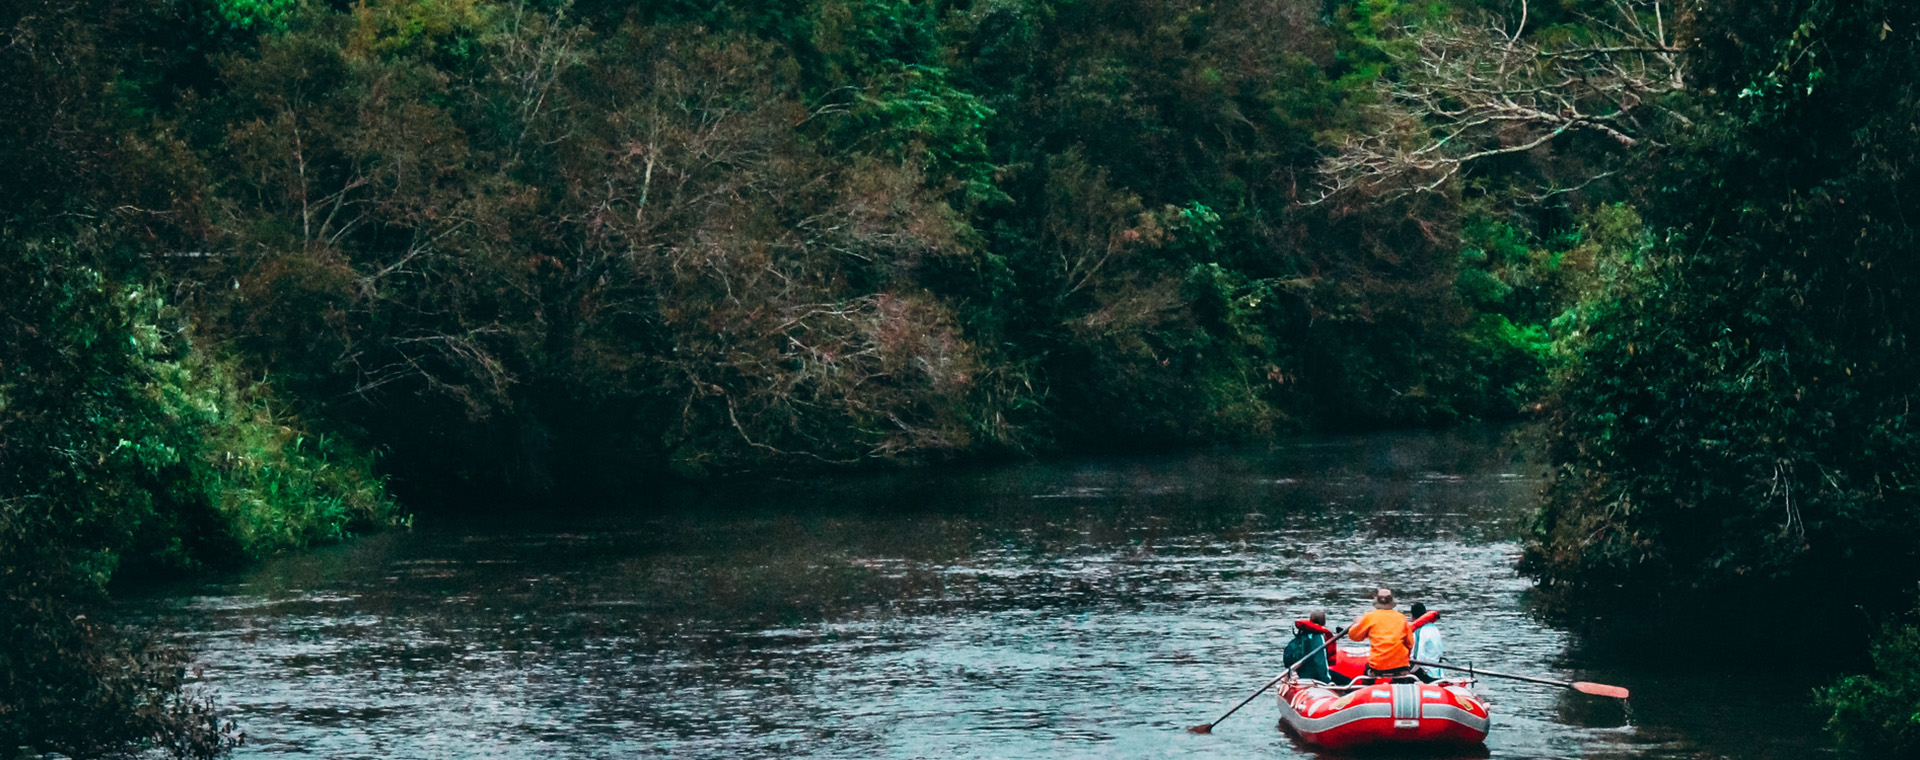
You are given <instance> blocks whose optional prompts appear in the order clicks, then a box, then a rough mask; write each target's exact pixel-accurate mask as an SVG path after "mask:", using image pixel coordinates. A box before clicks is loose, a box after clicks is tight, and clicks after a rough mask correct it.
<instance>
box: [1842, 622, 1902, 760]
mask: <svg viewBox="0 0 1920 760" xmlns="http://www.w3.org/2000/svg"><path fill="white" fill-rule="evenodd" d="M1870 651H1871V653H1872V655H1873V666H1874V673H1873V674H1871V675H1853V676H1847V677H1844V678H1841V679H1840V680H1839V681H1836V682H1835V683H1834V684H1833V685H1831V686H1828V687H1826V688H1824V689H1820V690H1819V691H1818V692H1817V697H1818V699H1819V702H1820V703H1821V705H1822V706H1824V707H1826V708H1828V709H1830V710H1832V711H1833V715H1832V716H1831V717H1829V718H1828V719H1827V729H1828V730H1829V731H1832V732H1833V733H1834V735H1835V736H1837V737H1839V739H1840V741H1841V742H1842V743H1844V744H1847V745H1851V746H1854V747H1857V748H1859V749H1863V750H1869V751H1872V752H1874V753H1876V754H1878V755H1879V756H1883V757H1912V756H1913V755H1914V754H1915V753H1916V752H1920V625H1915V624H1913V623H1912V622H1907V623H1903V624H1888V625H1886V626H1885V627H1883V628H1881V630H1880V633H1879V635H1878V636H1876V637H1875V638H1874V640H1873V645H1872V648H1871V650H1870Z"/></svg>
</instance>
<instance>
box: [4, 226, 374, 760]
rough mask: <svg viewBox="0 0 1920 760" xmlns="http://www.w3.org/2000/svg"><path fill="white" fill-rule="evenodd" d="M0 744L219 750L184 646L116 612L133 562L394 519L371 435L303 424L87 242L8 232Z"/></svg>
mask: <svg viewBox="0 0 1920 760" xmlns="http://www.w3.org/2000/svg"><path fill="white" fill-rule="evenodd" d="M0 243H3V244H4V250H5V253H6V254H7V255H5V256H3V257H0V293H4V296H0V297H3V298H4V299H5V300H4V302H0V312H4V313H5V314H7V316H8V319H7V320H6V321H5V327H4V328H0V330H4V332H0V352H4V353H0V635H4V636H6V639H7V641H8V645H7V646H6V647H4V648H0V746H7V747H18V746H29V747H37V748H40V749H45V750H55V751H59V752H63V753H67V754H73V755H82V756H86V755H97V754H100V753H103V752H108V751H117V750H119V749H121V748H127V747H143V746H144V747H155V748H162V749H166V750H168V751H171V752H173V753H174V754H176V755H180V756H190V757H206V756H211V755H214V754H218V753H219V752H221V751H223V749H224V748H225V747H227V746H230V745H231V744H232V743H233V741H234V740H235V739H236V736H235V735H234V733H233V730H232V727H231V726H223V725H220V724H219V723H218V722H217V721H216V720H215V718H214V713H213V711H212V708H211V707H210V704H209V702H208V700H207V699H206V697H205V696H204V695H198V694H196V693H194V692H192V691H191V690H189V689H186V688H185V680H184V678H183V675H182V673H181V669H180V665H179V655H178V653H174V652H170V651H168V650H165V649H163V648H157V647H154V646H151V645H148V644H143V643H140V642H136V641H129V640H128V639H126V638H125V637H123V635H122V634H121V633H120V632H119V631H117V630H116V629H114V628H113V627H112V626H111V625H110V624H108V623H107V622H105V621H106V614H107V611H108V608H107V607H106V589H107V584H108V582H109V581H110V580H111V579H112V577H113V575H114V573H115V572H116V570H118V569H120V568H122V567H124V566H137V567H146V568H159V569H186V568H195V567H202V566H206V565H209V564H228V563H232V562H234V561H237V560H239V559H243V558H246V557H253V556H259V555H260V554H262V553H265V552H268V551H273V550H277V549H283V548H293V547H298V546H304V545H307V544H309V543H312V542H314V541H318V540H325V539H329V538H338V537H340V536H344V535H346V534H347V533H348V532H349V531H351V530H354V529H356V528H359V527H362V526H371V525H379V524H384V523H390V522H392V521H393V520H394V519H395V510H394V506H393V504H392V502H391V501H390V500H388V499H387V497H386V495H385V493H384V489H383V488H382V486H381V484H380V481H379V480H378V479H377V478H375V477H374V476H373V475H372V474H371V473H370V472H369V471H368V470H367V466H368V464H369V460H368V458H367V456H366V455H364V454H354V453H349V452H346V451H344V450H342V447H340V446H339V444H337V443H336V442H334V441H332V440H328V441H326V442H324V443H318V442H317V443H315V444H313V445H312V446H310V447H309V446H308V445H306V444H305V443H304V442H302V441H301V440H300V439H301V434H300V433H299V432H298V428H297V427H296V425H297V422H296V421H294V420H292V419H288V418H276V417H275V416H274V415H272V414H270V413H269V412H268V410H269V409H270V406H269V404H270V399H271V396H270V395H269V394H268V393H267V392H266V390H265V389H264V387H262V386H260V385H257V384H255V385H251V386H243V385H242V384H240V383H239V382H238V381H237V380H236V379H235V376H234V374H233V372H232V370H231V367H230V366H229V365H227V364H226V363H223V362H221V361H218V360H215V359H213V358H211V357H209V356H208V355H207V354H206V352H205V351H204V350H203V349H202V348H200V347H199V346H196V345H195V344H194V343H193V341H192V339H191V336H190V334H189V332H188V331H187V329H186V327H185V325H184V323H183V322H182V321H181V320H180V317H179V315H178V314H177V313H175V312H174V311H173V310H172V309H170V308H168V307H167V306H166V305H165V304H164V303H163V302H162V301H161V300H160V299H159V298H158V297H156V296H155V294H154V293H153V291H152V290H150V289H148V288H145V287H141V286H135V285H124V284H121V283H117V282H115V281H113V280H112V279H110V278H108V277H107V276H105V275H103V274H102V273H101V271H100V270H99V269H98V268H96V263H95V261H93V257H90V256H88V255H85V254H83V253H81V252H80V249H82V248H84V245H85V244H80V245H76V244H74V243H70V242H62V241H20V240H17V239H14V238H11V237H8V238H0Z"/></svg>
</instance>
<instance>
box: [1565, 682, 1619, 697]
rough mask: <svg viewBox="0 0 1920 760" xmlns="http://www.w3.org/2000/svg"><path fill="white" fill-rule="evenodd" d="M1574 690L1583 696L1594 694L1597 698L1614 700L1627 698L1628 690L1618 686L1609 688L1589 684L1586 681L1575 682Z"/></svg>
mask: <svg viewBox="0 0 1920 760" xmlns="http://www.w3.org/2000/svg"><path fill="white" fill-rule="evenodd" d="M1573 690H1574V691H1577V692H1580V693H1581V694H1592V695H1594V696H1596V697H1613V698H1614V699H1626V698H1627V690H1626V689H1623V688H1621V687H1618V686H1608V685H1606V684H1603V683H1588V682H1586V681H1574V682H1573Z"/></svg>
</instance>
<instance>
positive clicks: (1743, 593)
mask: <svg viewBox="0 0 1920 760" xmlns="http://www.w3.org/2000/svg"><path fill="white" fill-rule="evenodd" d="M1693 23H1694V24H1696V25H1697V28H1698V29H1701V30H1713V31H1712V33H1711V34H1706V36H1705V37H1704V38H1703V41H1702V43H1701V46H1700V47H1701V53H1702V55H1701V58H1700V67H1699V72H1700V73H1699V76H1700V77H1701V79H1702V81H1701V82H1700V83H1698V84H1697V85H1696V88H1697V89H1699V90H1701V91H1702V92H1703V93H1706V94H1705V95H1702V96H1701V97H1702V98H1703V102H1701V103H1700V104H1699V105H1698V108H1699V116H1700V118H1699V119H1698V120H1696V121H1695V122H1694V124H1695V126H1694V127H1693V128H1692V129H1691V130H1690V131H1686V132H1682V133H1680V134H1677V135H1675V138H1674V139H1675V140H1676V142H1677V143H1678V144H1679V145H1680V146H1681V147H1682V148H1683V149H1682V150H1677V151H1675V152H1674V153H1673V154H1672V155H1670V156H1669V157H1668V159H1667V160H1668V162H1669V163H1670V165H1671V169H1670V170H1668V171H1665V172H1662V173H1661V174H1659V175H1657V176H1656V178H1655V179H1654V180H1652V181H1650V182H1649V183H1648V186H1649V187H1651V188H1653V189H1654V190H1655V192H1654V193H1653V194H1652V198H1654V199H1655V200H1654V201H1651V202H1648V203H1646V204H1644V205H1642V206H1641V208H1642V209H1645V210H1649V211H1650V213H1651V212H1652V211H1657V212H1658V213H1657V214H1651V215H1650V218H1649V220H1648V223H1649V225H1650V226H1651V227H1653V229H1656V230H1662V231H1663V234H1661V235H1659V236H1658V238H1657V239H1656V240H1655V241H1654V245H1652V246H1651V247H1650V249H1649V250H1648V251H1647V253H1646V254H1645V255H1644V256H1643V257H1638V258H1636V259H1634V260H1632V262H1631V263H1628V264H1626V265H1624V266H1621V267H1620V268H1619V269H1617V270H1616V271H1615V272H1614V273H1613V274H1611V275H1609V276H1606V277H1604V278H1603V282H1602V284H1601V286H1600V288H1599V290H1598V292H1597V293H1596V295H1595V296H1593V297H1590V298H1588V299H1585V300H1584V301H1583V303H1582V305H1581V306H1580V309H1579V310H1578V313H1577V314H1576V315H1575V316H1574V317H1573V318H1571V319H1570V320H1569V326H1570V328H1571V329H1570V331H1569V333H1568V336H1567V338H1566V339H1565V340H1564V341H1563V343H1562V346H1563V348H1564V350H1565V351H1566V353H1567V355H1568V358H1567V361H1568V367H1567V369H1566V371H1565V372H1564V373H1563V374H1562V375H1561V376H1560V380H1559V382H1558V383H1557V389H1556V394H1555V395H1556V401H1557V411H1556V412H1555V414H1554V417H1553V423H1552V437H1553V440H1554V457H1555V460H1556V461H1557V462H1559V463H1560V469H1559V471H1558V472H1557V474H1556V476H1555V480H1554V484H1553V486H1552V488H1551V489H1550V492H1549V503H1548V505H1547V507H1546V508H1545V509H1544V510H1543V512H1542V514H1541V516H1540V520H1539V525H1538V529H1537V534H1536V541H1535V543H1534V544H1533V546H1532V547H1531V548H1530V550H1529V552H1528V556H1527V560H1526V567H1527V569H1528V570H1529V572H1531V573H1533V574H1534V575H1536V576H1537V577H1539V578H1541V579H1542V580H1543V581H1545V582H1547V583H1549V584H1552V585H1556V586H1561V587H1564V588H1567V589H1569V590H1571V591H1575V592H1580V593H1583V594H1591V595H1596V596H1612V597H1629V596H1630V597H1639V598H1646V597H1647V596H1649V595H1656V594H1660V595H1677V596H1687V597H1692V596H1693V595H1696V594H1700V593H1702V592H1709V593H1712V594H1714V595H1715V596H1717V597H1718V598H1719V599H1721V600H1722V601H1726V602H1728V603H1733V604H1738V603H1740V602H1741V601H1745V600H1756V599H1762V598H1764V599H1766V600H1768V601H1769V602H1770V603H1775V604H1788V605H1792V606H1799V607H1800V608H1804V609H1810V610H1821V611H1826V610H1834V609H1844V608H1846V607H1848V606H1851V605H1854V604H1860V605H1864V606H1866V607H1867V608H1868V609H1869V610H1873V611H1886V605H1887V604H1888V600H1890V599H1897V598H1899V594H1900V592H1901V591H1902V590H1904V589H1906V588H1909V587H1910V583H1911V581H1912V579H1914V578H1915V577H1920V552H1917V550H1916V546H1917V545H1920V541H1917V540H1916V539H1920V502H1916V501H1915V500H1914V498H1913V494H1914V493H1915V492H1916V490H1915V489H1916V488H1920V467H1917V466H1916V464H1915V462H1916V461H1920V448H1917V447H1916V445H1917V444H1920V437H1916V436H1915V435H1914V434H1913V418H1912V407H1911V404H1910V403H1909V401H1910V394H1911V379H1912V378H1913V377H1915V376H1916V374H1917V373H1920V366H1916V364H1915V359H1914V356H1913V352H1912V351H1911V350H1910V349H1909V348H1908V346H1909V343H1910V341H1911V339H1912V336H1913V335H1914V334H1915V333H1916V331H1920V315H1917V314H1916V312H1915V311H1914V310H1913V309H1912V308H1910V307H1908V306H1906V305H1904V304H1906V303H1907V302H1908V301H1909V300H1910V299H1907V298H1905V293H1906V292H1907V291H1908V290H1910V289H1911V288H1912V287H1913V286H1914V284H1915V282H1916V277H1920V269H1916V267H1915V265H1914V262H1913V260H1912V258H1911V257H1910V256H1908V255H1907V254H1906V253H1905V252H1906V251H1910V250H1912V248H1913V247H1914V246H1915V244H1916V242H1917V241H1916V240H1915V238H1914V236H1913V233H1912V231H1911V229H1910V227H1909V226H1908V225H1907V224H1906V223H1905V222H1902V221H1899V220H1900V219H1901V218H1902V217H1903V215H1904V214H1905V211H1904V206H1903V204H1902V201H1900V200H1899V199H1900V198H1903V197H1905V196H1906V195H1907V194H1908V193H1909V192H1912V191H1913V188H1912V187H1911V184H1912V180H1911V177H1913V176H1914V174H1913V167H1912V165H1911V164H1912V162H1913V156H1914V155H1915V151H1914V148H1915V147H1916V146H1915V145H1914V144H1913V143H1914V139H1913V132H1912V130H1911V129H1910V128H1909V126H1910V124H1911V122H1912V119H1913V118H1914V114H1915V113H1916V109H1920V100H1916V99H1915V98H1914V97H1913V94H1912V92H1911V90H1910V88H1907V87H1905V86H1904V84H1902V83H1904V82H1905V81H1906V79H1907V78H1908V75H1909V72H1910V71H1911V68H1912V66H1913V65H1914V63H1915V61H1914V58H1913V51H1914V48H1913V46H1912V45H1910V44H1908V43H1906V42H1904V41H1901V42H1897V43H1896V42H1895V40H1904V39H1908V37H1896V35H1901V34H1905V35H1909V36H1910V35H1911V34H1912V30H1913V29H1915V28H1916V27H1917V25H1920V17H1916V15H1915V12H1914V9H1913V8H1912V7H1911V6H1909V5H1907V4H1902V3H1862V4H1856V5H1847V6H1840V5H1828V4H1814V5H1812V6H1809V7H1805V8H1797V9H1785V8H1772V9H1768V10H1767V11H1765V12H1759V13H1750V12H1749V9H1748V8H1747V7H1746V6H1745V5H1744V4H1732V3H1726V4H1720V3H1710V4H1706V5H1704V6H1703V7H1702V9H1701V11H1700V15H1699V17H1698V18H1695V19H1693ZM1809 25H1811V26H1809ZM1809 28H1811V29H1814V30H1817V31H1816V32H1815V33H1813V34H1812V35H1811V36H1809V35H1808V33H1807V31H1806V30H1807V29H1809ZM1838 30H1855V31H1859V30H1867V31H1868V32H1871V33H1872V39H1878V36H1879V34H1880V33H1881V32H1880V30H1886V35H1887V37H1886V39H1887V40H1889V42H1888V43H1887V44H1877V43H1867V44H1861V45H1852V46H1845V47H1842V46H1839V45H1831V44H1824V43H1815V42H1812V41H1811V40H1814V39H1821V38H1823V37H1825V33H1826V32H1828V31H1834V32H1835V33H1837V31H1838ZM1755 41H1762V42H1755ZM1822 67H1833V68H1836V69H1842V70H1845V71H1847V72H1848V76H1847V77H1845V78H1844V79H1829V80H1824V81H1823V82H1822V83H1821V84H1818V85H1817V86H1801V85H1794V86H1789V87H1773V86H1772V85H1768V84H1765V83H1766V82H1772V81H1780V82H1786V81H1793V82H1801V83H1803V84H1805V83H1807V82H1811V81H1813V80H1811V79H1809V77H1811V76H1812V73H1813V70H1815V69H1819V68H1822ZM1755 82H1760V83H1761V84H1759V85H1754V86H1749V85H1753V83H1755Z"/></svg>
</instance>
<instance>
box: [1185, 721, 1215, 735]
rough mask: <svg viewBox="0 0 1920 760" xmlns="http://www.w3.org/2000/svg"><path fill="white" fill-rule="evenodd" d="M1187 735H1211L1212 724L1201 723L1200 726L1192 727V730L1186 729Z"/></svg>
mask: <svg viewBox="0 0 1920 760" xmlns="http://www.w3.org/2000/svg"><path fill="white" fill-rule="evenodd" d="M1187 733H1191V734H1211V733H1213V724H1212V723H1202V724H1200V725H1198V726H1194V727H1193V728H1189V729H1187Z"/></svg>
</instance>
